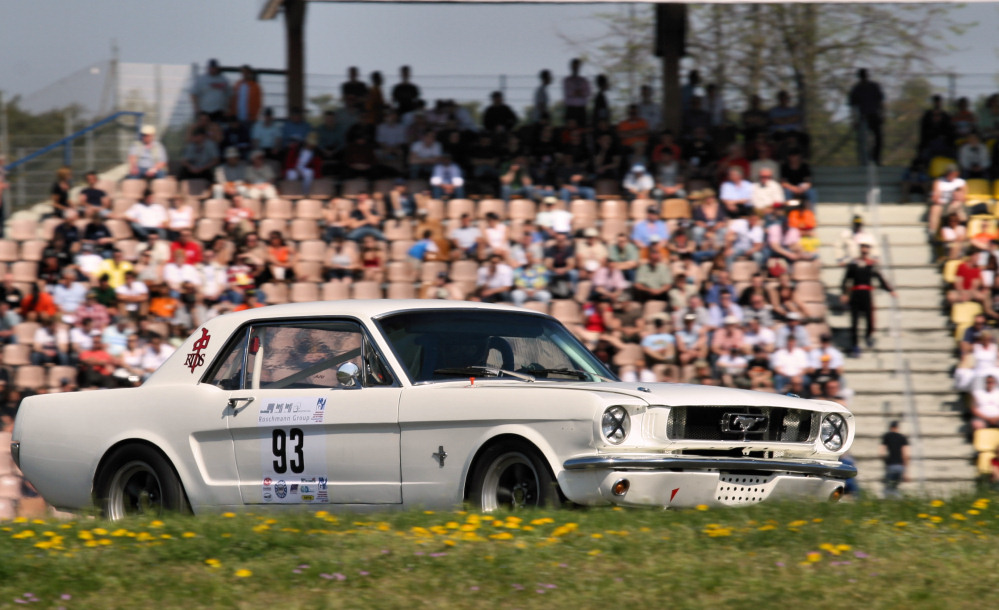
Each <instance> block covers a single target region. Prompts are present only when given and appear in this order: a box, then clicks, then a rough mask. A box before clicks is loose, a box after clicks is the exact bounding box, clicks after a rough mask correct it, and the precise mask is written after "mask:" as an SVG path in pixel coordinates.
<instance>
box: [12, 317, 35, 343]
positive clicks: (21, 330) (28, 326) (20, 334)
mask: <svg viewBox="0 0 999 610" xmlns="http://www.w3.org/2000/svg"><path fill="white" fill-rule="evenodd" d="M37 330H38V322H19V323H17V324H15V325H14V328H13V331H14V339H15V340H17V342H18V343H20V344H21V345H27V346H30V345H32V344H34V342H35V331H37Z"/></svg>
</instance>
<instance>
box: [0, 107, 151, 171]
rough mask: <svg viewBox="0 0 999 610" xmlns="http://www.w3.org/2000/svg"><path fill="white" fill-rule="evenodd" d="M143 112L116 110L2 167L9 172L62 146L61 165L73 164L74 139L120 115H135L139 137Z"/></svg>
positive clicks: (136, 133)
mask: <svg viewBox="0 0 999 610" xmlns="http://www.w3.org/2000/svg"><path fill="white" fill-rule="evenodd" d="M143 114H144V113H142V112H132V111H129V110H122V111H120V112H116V113H114V114H112V115H111V116H108V117H105V118H103V119H101V120H99V121H97V122H96V123H92V124H90V125H88V126H86V127H84V128H83V129H80V130H78V131H76V132H75V133H72V134H70V135H68V136H66V137H65V138H63V139H61V140H57V141H55V142H53V143H51V144H49V145H48V146H43V147H42V148H39V149H38V150H36V151H35V152H33V153H31V154H29V155H27V156H24V157H21V158H20V159H18V160H16V161H13V162H11V163H8V164H7V165H5V166H4V169H5V170H6V171H7V172H8V173H9V172H11V171H13V170H15V169H17V168H18V167H20V166H22V165H24V164H25V163H28V162H30V161H34V160H35V159H37V158H38V157H41V156H42V155H44V154H46V153H49V152H52V151H53V150H56V149H57V148H62V149H63V160H62V161H63V165H67V166H68V165H72V164H73V146H72V144H73V142H74V141H76V140H77V139H79V138H82V137H83V136H85V135H87V134H88V133H90V132H92V131H94V130H95V129H98V128H100V127H103V126H104V125H107V124H109V123H111V122H112V121H114V120H116V119H117V118H118V117H121V116H133V117H135V136H136V138H138V137H139V132H140V131H141V130H142V117H143Z"/></svg>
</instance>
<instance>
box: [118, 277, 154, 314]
mask: <svg viewBox="0 0 999 610" xmlns="http://www.w3.org/2000/svg"><path fill="white" fill-rule="evenodd" d="M114 292H115V294H116V295H117V296H118V302H119V303H121V304H123V305H124V309H125V311H126V312H128V314H129V315H131V316H138V315H140V314H141V313H142V312H144V310H145V309H146V305H147V304H148V303H149V288H148V287H146V285H145V284H144V283H142V282H140V281H139V280H138V279H137V276H136V274H135V271H131V270H130V271H126V272H125V283H124V284H122V285H121V286H118V287H117V288H115V291H114Z"/></svg>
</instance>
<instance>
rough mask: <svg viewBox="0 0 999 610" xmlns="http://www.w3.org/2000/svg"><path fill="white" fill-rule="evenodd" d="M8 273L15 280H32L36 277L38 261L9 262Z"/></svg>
mask: <svg viewBox="0 0 999 610" xmlns="http://www.w3.org/2000/svg"><path fill="white" fill-rule="evenodd" d="M10 274H11V275H12V276H13V279H14V281H15V282H34V281H35V280H37V279H38V263H36V262H34V261H17V262H16V263H11V264H10Z"/></svg>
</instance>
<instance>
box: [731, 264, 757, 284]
mask: <svg viewBox="0 0 999 610" xmlns="http://www.w3.org/2000/svg"><path fill="white" fill-rule="evenodd" d="M759 270H760V267H759V265H757V264H756V261H751V260H750V261H735V262H734V263H732V268H731V270H730V271H731V277H732V281H733V282H748V281H749V280H750V279H751V278H752V277H753V274H755V273H756V272H757V271H759Z"/></svg>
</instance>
